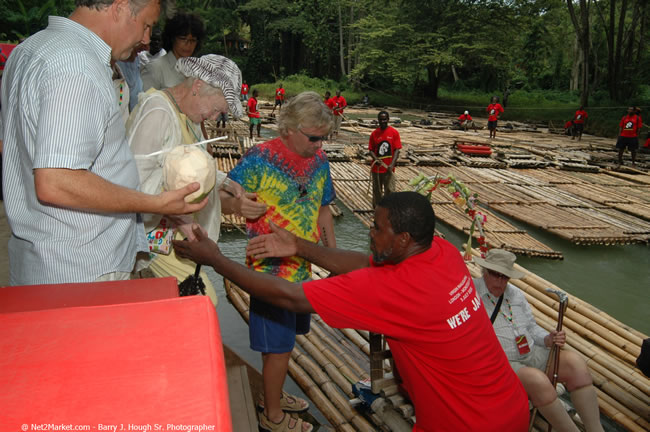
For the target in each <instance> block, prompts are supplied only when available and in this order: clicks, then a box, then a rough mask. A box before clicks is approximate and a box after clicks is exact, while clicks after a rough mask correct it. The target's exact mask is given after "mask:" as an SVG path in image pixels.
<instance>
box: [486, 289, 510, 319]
mask: <svg viewBox="0 0 650 432" xmlns="http://www.w3.org/2000/svg"><path fill="white" fill-rule="evenodd" d="M487 296H488V299H490V302H491V303H492V304H493V305H494V306H496V305H497V304H496V302H495V301H494V299H493V298H492V296H491V295H490V294H489V293H488V295H487ZM504 300H505V301H506V305H507V306H508V312H509V313H510V316H508V315H506V314H505V312H503V309H501V310H500V311H499V313H500V314H501V315H503V317H504V318H505V319H506V320H507V321H508V322H509V323H512V306H510V302H509V301H508V299H504Z"/></svg>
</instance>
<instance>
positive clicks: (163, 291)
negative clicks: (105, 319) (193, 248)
mask: <svg viewBox="0 0 650 432" xmlns="http://www.w3.org/2000/svg"><path fill="white" fill-rule="evenodd" d="M173 297H178V282H177V281H176V278H173V277H167V278H156V279H134V280H128V281H111V282H92V283H71V284H52V285H23V286H8V287H2V288H0V313H2V312H25V311H31V310H42V309H55V308H62V307H73V306H99V305H108V304H119V303H134V302H141V301H150V300H162V299H166V298H173Z"/></svg>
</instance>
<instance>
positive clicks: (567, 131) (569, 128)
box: [564, 120, 574, 139]
mask: <svg viewBox="0 0 650 432" xmlns="http://www.w3.org/2000/svg"><path fill="white" fill-rule="evenodd" d="M564 135H571V139H573V137H574V134H573V120H569V121H567V122H566V123H564Z"/></svg>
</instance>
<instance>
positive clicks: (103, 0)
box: [74, 0, 176, 16]
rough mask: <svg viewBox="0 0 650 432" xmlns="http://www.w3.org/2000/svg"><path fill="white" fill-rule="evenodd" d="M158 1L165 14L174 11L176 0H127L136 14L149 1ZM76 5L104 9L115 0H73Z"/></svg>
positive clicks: (132, 11)
mask: <svg viewBox="0 0 650 432" xmlns="http://www.w3.org/2000/svg"><path fill="white" fill-rule="evenodd" d="M152 1H159V2H160V11H161V12H163V13H164V14H165V15H166V16H170V15H171V14H173V13H174V9H175V6H176V0H129V8H131V13H132V14H133V15H137V14H139V13H140V11H142V9H144V8H145V7H146V6H147V5H148V4H149V3H150V2H152ZM74 3H75V6H76V7H87V8H90V9H95V10H102V9H106V8H107V7H109V6H110V5H112V4H113V3H115V0H75V2H74Z"/></svg>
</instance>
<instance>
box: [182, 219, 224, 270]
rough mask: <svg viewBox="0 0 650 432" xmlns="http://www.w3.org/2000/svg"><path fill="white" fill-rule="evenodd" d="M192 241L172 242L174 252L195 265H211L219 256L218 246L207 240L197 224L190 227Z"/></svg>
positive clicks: (206, 234) (206, 235) (203, 231)
mask: <svg viewBox="0 0 650 432" xmlns="http://www.w3.org/2000/svg"><path fill="white" fill-rule="evenodd" d="M192 232H193V233H194V240H193V241H190V240H174V241H173V244H174V250H175V251H176V255H178V256H179V257H181V258H188V259H190V260H192V261H194V262H195V263H197V264H205V265H212V261H213V260H214V258H215V257H216V256H217V255H221V251H220V250H219V246H217V244H216V243H215V242H214V241H212V240H210V239H209V238H208V233H206V232H205V230H204V229H203V228H202V227H201V226H200V225H198V224H194V225H193V226H192Z"/></svg>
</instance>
